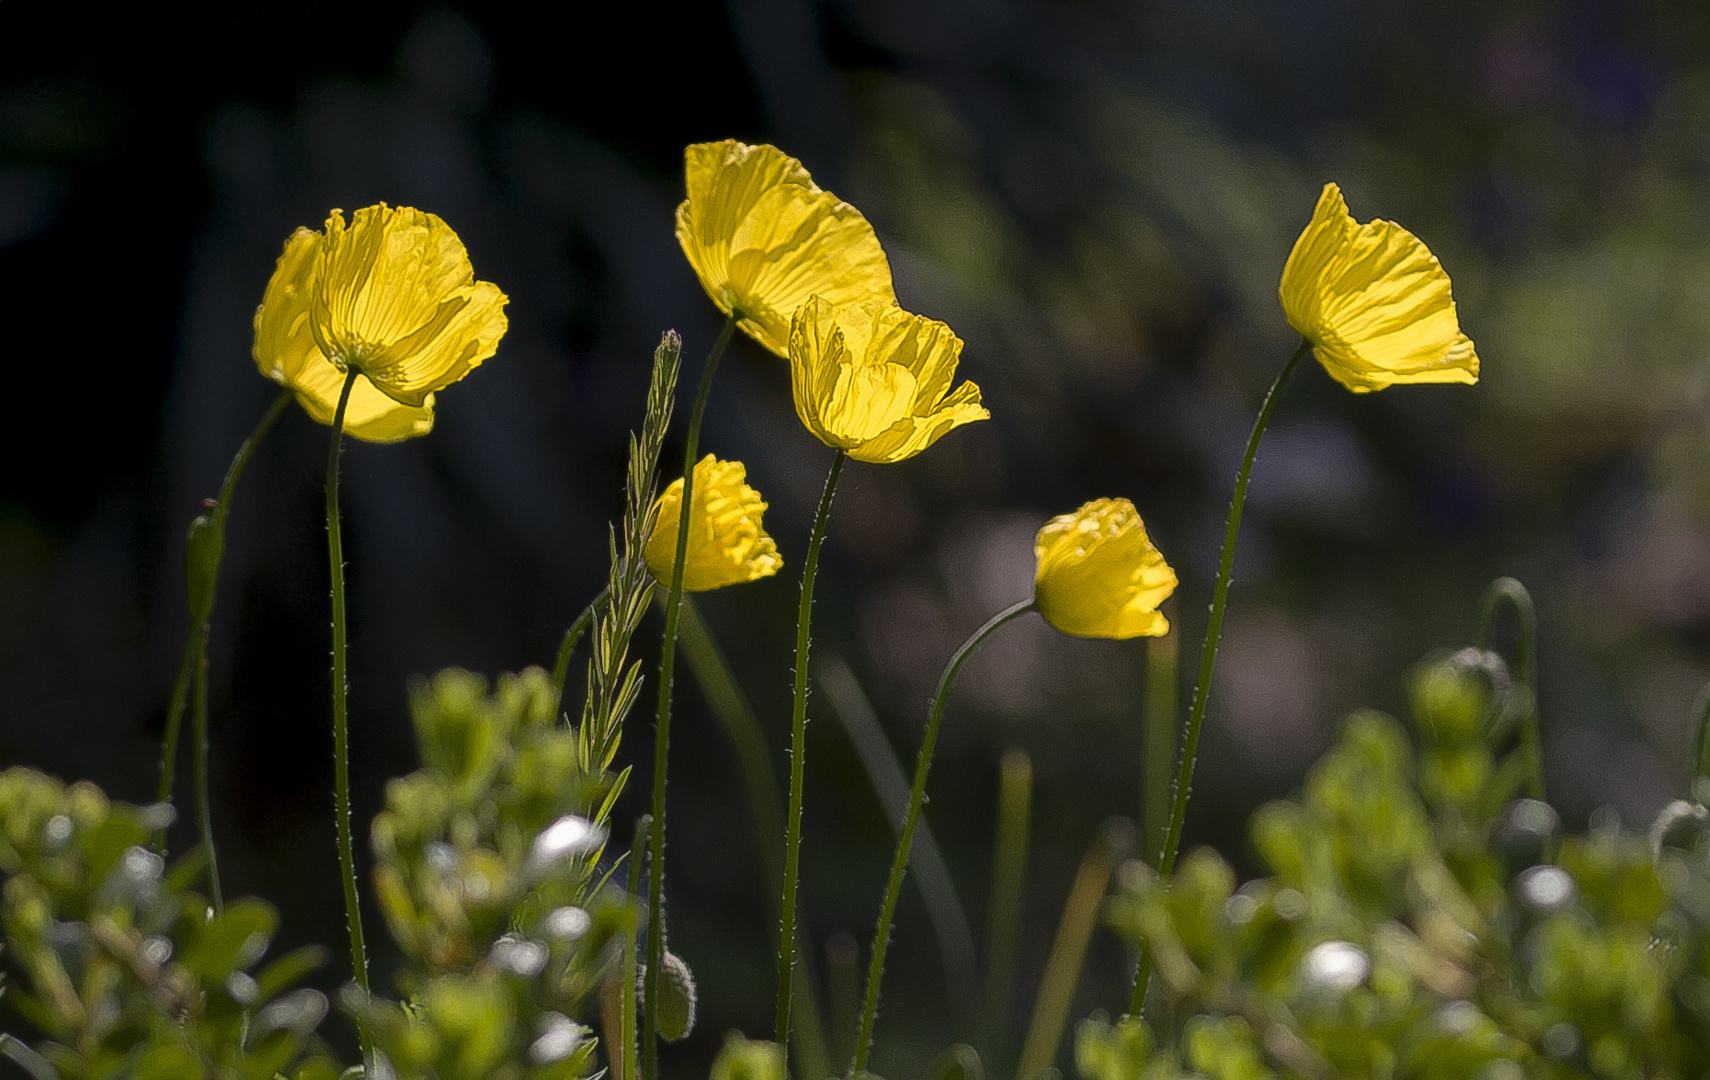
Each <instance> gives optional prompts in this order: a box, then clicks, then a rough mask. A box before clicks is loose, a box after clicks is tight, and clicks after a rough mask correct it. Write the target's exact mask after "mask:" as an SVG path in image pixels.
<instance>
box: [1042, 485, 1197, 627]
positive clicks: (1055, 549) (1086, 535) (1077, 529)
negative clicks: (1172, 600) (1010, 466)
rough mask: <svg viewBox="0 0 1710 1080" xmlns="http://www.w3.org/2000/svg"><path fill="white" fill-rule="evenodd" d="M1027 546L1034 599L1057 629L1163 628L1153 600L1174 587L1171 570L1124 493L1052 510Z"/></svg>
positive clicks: (1165, 623)
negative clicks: (1034, 566)
mask: <svg viewBox="0 0 1710 1080" xmlns="http://www.w3.org/2000/svg"><path fill="white" fill-rule="evenodd" d="M1033 553H1034V557H1035V558H1036V559H1037V560H1038V570H1037V572H1036V578H1035V584H1034V590H1033V595H1034V601H1035V602H1036V603H1037V604H1038V606H1039V613H1040V614H1041V615H1043V616H1044V617H1045V621H1046V622H1048V623H1050V624H1051V625H1052V626H1054V627H1056V628H1057V629H1059V630H1061V631H1062V632H1063V633H1065V634H1072V635H1074V636H1075V637H1089V638H1116V639H1123V638H1134V637H1160V636H1162V635H1164V634H1166V633H1168V632H1169V629H1170V624H1169V622H1168V621H1167V620H1165V618H1164V616H1163V615H1162V614H1161V613H1160V612H1159V611H1158V605H1159V604H1161V603H1163V602H1164V600H1165V598H1166V597H1168V596H1169V595H1170V594H1171V593H1173V592H1175V591H1176V572H1175V571H1174V570H1172V569H1170V564H1169V563H1167V562H1165V561H1164V556H1163V554H1162V553H1161V552H1159V551H1158V549H1157V548H1155V547H1153V546H1152V541H1151V539H1150V538H1149V537H1148V536H1147V535H1146V526H1145V524H1144V523H1143V522H1141V520H1140V514H1139V512H1138V511H1137V510H1135V509H1134V504H1133V503H1131V502H1129V501H1128V500H1127V499H1095V500H1094V501H1092V502H1090V503H1087V504H1086V505H1085V506H1083V507H1081V508H1080V509H1079V510H1076V511H1075V512H1074V513H1072V514H1064V515H1062V516H1060V517H1054V518H1052V519H1051V520H1050V521H1049V522H1047V523H1046V524H1045V527H1044V528H1043V529H1040V530H1039V536H1038V539H1036V540H1035V541H1034V543H1033Z"/></svg>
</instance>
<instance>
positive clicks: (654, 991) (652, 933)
mask: <svg viewBox="0 0 1710 1080" xmlns="http://www.w3.org/2000/svg"><path fill="white" fill-rule="evenodd" d="M735 331H736V316H734V315H732V316H731V317H730V318H728V319H726V320H725V321H724V329H723V330H721V331H719V335H718V340H717V341H715V342H713V347H712V352H710V353H708V354H707V363H706V367H705V368H704V369H703V370H702V371H701V382H700V385H699V386H697V387H695V403H694V405H693V407H692V408H691V409H690V411H689V431H688V434H687V435H686V436H684V438H683V497H682V499H681V500H680V502H679V505H678V510H677V552H676V558H675V561H674V562H673V563H672V564H671V591H670V593H669V594H668V595H667V597H666V600H665V639H664V641H663V643H662V644H661V645H660V647H659V686H658V692H659V720H658V725H657V727H656V728H655V730H654V735H653V824H652V831H651V835H650V837H649V840H648V851H649V853H650V854H651V855H652V859H651V860H650V862H649V864H648V868H647V870H648V873H647V967H646V974H645V975H644V976H643V981H644V984H645V985H644V986H643V989H642V1032H641V1072H642V1076H643V1077H645V1078H646V1080H656V1078H657V1077H658V1075H659V1030H658V1020H659V972H660V970H661V969H662V968H663V967H664V964H663V959H664V956H665V904H664V901H665V772H666V767H667V764H668V761H669V756H670V750H671V682H672V679H673V677H674V672H675V670H676V666H677V621H678V619H679V617H680V616H681V614H682V607H683V570H684V566H683V564H684V562H686V561H687V559H688V552H689V518H690V512H691V511H692V510H693V508H694V506H693V504H694V500H695V460H696V454H697V452H698V449H699V444H700V440H701V417H702V416H703V415H705V413H706V410H707V397H708V396H709V395H710V394H711V393H712V384H713V375H714V374H716V373H717V372H718V362H719V361H720V360H721V359H723V357H724V350H725V347H726V346H728V345H729V344H730V336H731V334H733V333H735Z"/></svg>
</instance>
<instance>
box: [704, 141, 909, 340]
mask: <svg viewBox="0 0 1710 1080" xmlns="http://www.w3.org/2000/svg"><path fill="white" fill-rule="evenodd" d="M683 158H684V170H683V171H684V179H685V181H686V186H687V188H688V198H687V199H685V200H684V201H683V204H682V205H681V206H679V207H677V242H678V243H679V244H681V245H682V246H683V254H684V255H686V256H688V259H689V265H691V266H693V267H694V268H695V273H696V274H697V275H698V276H699V277H700V279H701V285H702V287H704V288H705V289H706V291H707V295H708V296H710V297H711V298H712V301H713V303H715V304H717V305H718V308H719V310H720V311H722V312H724V313H725V314H726V315H735V316H736V318H737V325H738V326H740V327H741V328H742V330H743V332H744V333H746V334H748V335H749V336H750V337H752V338H753V339H754V340H755V341H758V342H759V343H760V344H762V345H764V346H766V348H768V349H770V350H772V351H773V352H775V353H777V354H778V355H779V356H786V357H787V356H788V355H789V339H790V318H791V316H792V315H794V314H795V312H796V309H797V308H799V307H801V306H802V305H803V304H804V303H806V302H807V300H808V297H810V296H814V295H816V294H817V295H819V296H823V297H825V298H826V299H828V300H830V301H832V302H833V303H838V304H848V303H857V302H861V301H875V302H878V303H884V304H894V303H896V293H895V292H894V291H893V290H892V288H891V266H890V263H889V262H888V261H887V260H886V259H885V252H884V249H883V248H881V247H880V246H879V238H878V237H877V236H876V235H875V234H874V233H873V227H872V226H871V225H869V224H867V219H866V218H864V217H862V216H861V211H859V210H857V209H855V208H854V207H853V206H850V205H849V204H848V203H846V202H844V201H843V200H841V199H839V198H838V197H837V196H835V195H833V194H832V193H831V192H829V191H822V190H821V189H820V188H819V186H818V185H816V184H815V183H814V182H813V177H811V176H809V175H808V171H807V170H806V169H804V168H802V163H801V162H799V161H797V160H796V159H795V158H793V157H790V156H789V155H788V154H785V153H784V152H783V151H781V150H779V149H778V148H777V147H775V146H767V145H760V146H749V145H747V144H745V143H739V142H737V141H736V140H734V139H726V140H725V141H723V142H715V143H697V144H695V145H693V146H690V147H689V148H688V149H687V150H685V151H684V152H683Z"/></svg>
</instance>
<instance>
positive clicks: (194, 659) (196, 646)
mask: <svg viewBox="0 0 1710 1080" xmlns="http://www.w3.org/2000/svg"><path fill="white" fill-rule="evenodd" d="M290 403H291V392H290V391H289V390H281V391H279V394H278V396H277V397H275V398H274V399H273V404H271V405H269V406H268V407H267V411H266V412H264V413H262V414H261V419H260V420H259V421H257V422H256V425H255V428H254V430H252V431H251V432H250V433H249V438H247V439H245V440H244V441H243V442H242V443H241V444H239V446H238V449H237V454H236V455H235V456H233V458H232V463H231V464H230V465H229V466H227V467H226V478H225V480H224V481H222V482H221V484H220V498H219V501H218V502H215V503H214V504H213V505H212V506H211V507H210V508H209V509H210V511H211V513H205V514H202V515H200V516H198V517H197V518H196V520H195V521H194V522H192V523H191V525H190V535H189V537H188V538H187V550H186V552H185V554H186V558H185V560H184V594H185V601H186V603H187V605H188V607H189V608H190V633H189V635H188V636H187V637H186V638H185V641H184V657H183V659H182V660H180V661H179V665H178V678H177V680H176V681H175V682H174V683H173V686H172V701H171V704H170V705H168V706H167V709H166V731H165V733H164V734H163V736H162V738H161V744H160V791H159V796H158V799H159V801H160V802H171V801H172V788H173V782H174V776H173V773H174V771H175V769H176V766H177V762H178V738H179V732H180V731H181V730H182V727H183V721H184V705H185V701H186V699H187V698H188V697H189V694H190V688H191V686H192V684H193V682H194V673H195V672H197V671H199V670H200V669H201V668H202V667H203V666H204V665H205V663H206V659H207V653H208V632H209V620H210V619H211V618H212V617H213V614H214V590H215V587H216V586H217V585H218V584H219V575H220V562H221V560H222V558H223V557H224V555H225V528H226V515H227V514H228V513H229V512H230V511H231V505H232V494H233V493H234V492H235V491H236V490H237V484H238V480H239V478H241V477H242V476H243V471H244V469H245V468H247V467H248V465H249V459H250V456H251V455H252V454H254V453H255V448H256V446H257V445H259V444H260V442H261V440H262V438H263V437H264V436H265V435H266V434H267V432H268V431H269V430H270V429H271V428H272V427H273V424H274V422H275V421H276V420H278V419H279V414H280V413H282V412H284V411H285V406H287V405H289V404H290ZM204 701H205V698H204ZM202 720H203V724H202V725H201V730H203V731H204V735H203V736H201V738H202V739H203V741H204V742H205V741H206V736H205V728H206V723H205V720H206V717H205V715H204V716H203V717H202ZM197 784H198V788H197V789H198V791H199V792H200V793H201V798H200V801H201V803H202V804H203V807H204V809H203V813H202V819H203V825H204V827H203V840H204V842H205V843H207V845H208V859H209V863H208V865H209V868H210V872H211V875H212V877H211V881H212V889H213V893H214V896H215V898H216V900H217V899H218V896H219V888H220V887H219V875H218V873H217V872H213V871H212V867H213V854H214V846H213V841H212V838H211V837H210V836H209V835H208V828H207V825H206V823H207V811H206V803H207V778H206V776H205V775H201V776H199V779H198V781H197ZM154 849H155V851H156V852H159V853H161V854H164V853H165V852H166V830H165V829H161V830H160V831H159V832H158V833H156V834H155V838H154Z"/></svg>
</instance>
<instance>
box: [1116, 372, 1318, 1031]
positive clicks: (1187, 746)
mask: <svg viewBox="0 0 1710 1080" xmlns="http://www.w3.org/2000/svg"><path fill="white" fill-rule="evenodd" d="M1311 347H1312V345H1311V342H1308V341H1305V340H1303V341H1301V343H1300V347H1299V348H1297V349H1295V350H1294V355H1293V356H1291V357H1289V358H1288V363H1286V364H1284V365H1283V369H1282V371H1281V373H1279V374H1278V375H1277V378H1276V381H1275V382H1273V383H1271V388H1270V389H1269V390H1268V391H1266V392H1265V400H1264V403H1263V404H1261V405H1260V406H1259V415H1258V417H1257V418H1256V419H1255V420H1254V421H1253V431H1252V434H1250V435H1248V436H1247V451H1246V453H1244V454H1243V455H1242V456H1241V469H1240V471H1239V472H1237V473H1236V474H1235V491H1234V494H1232V495H1231V496H1230V498H1229V521H1228V523H1227V524H1226V525H1224V527H1223V554H1222V556H1221V557H1220V558H1219V559H1218V563H1217V584H1216V586H1215V588H1214V589H1213V590H1212V594H1211V618H1210V619H1209V620H1208V621H1207V622H1206V624H1205V646H1204V648H1203V649H1201V651H1200V656H1199V685H1198V686H1197V687H1195V688H1194V692H1193V705H1192V707H1191V708H1190V709H1189V710H1188V716H1187V722H1186V723H1184V724H1183V725H1182V750H1181V758H1180V761H1179V762H1178V764H1177V766H1176V781H1175V796H1174V799H1173V800H1172V802H1171V805H1170V823H1169V826H1168V828H1167V829H1166V830H1165V833H1164V846H1163V848H1162V849H1161V850H1160V852H1159V854H1158V864H1157V866H1158V874H1159V876H1160V877H1164V878H1168V877H1169V876H1170V872H1171V871H1172V870H1174V869H1175V867H1176V853H1177V850H1178V849H1179V848H1180V847H1181V842H1182V825H1183V823H1184V822H1186V821H1187V804H1188V794H1189V793H1190V792H1191V791H1192V790H1193V767H1194V760H1195V758H1196V757H1197V756H1198V754H1199V734H1200V729H1201V727H1203V726H1204V723H1205V705H1206V702H1207V700H1208V699H1210V697H1211V676H1212V672H1213V671H1214V670H1215V668H1216V666H1217V643H1218V639H1219V638H1220V637H1221V636H1222V634H1223V615H1224V612H1226V611H1227V610H1228V608H1229V573H1230V571H1231V570H1232V569H1233V568H1234V565H1235V542H1236V541H1237V540H1239V539H1240V537H1241V511H1242V510H1243V509H1245V508H1246V505H1247V483H1248V481H1249V480H1251V479H1252V477H1253V461H1254V459H1255V458H1257V457H1258V456H1259V442H1260V441H1261V440H1262V439H1264V437H1265V428H1266V427H1268V426H1269V425H1270V422H1271V413H1273V412H1275V411H1276V407H1277V399H1278V398H1279V397H1281V396H1282V388H1283V385H1284V384H1285V383H1287V382H1288V378H1289V376H1290V375H1293V374H1294V369H1295V368H1297V367H1299V366H1300V361H1301V358H1302V357H1304V356H1305V355H1306V352H1307V350H1308V349H1310V348H1311ZM1151 960H1152V958H1151V957H1150V956H1149V955H1147V954H1146V953H1145V952H1144V951H1142V952H1141V956H1140V968H1139V970H1138V971H1137V972H1135V976H1134V992H1133V994H1132V995H1131V997H1130V999H1129V1012H1130V1013H1131V1014H1132V1015H1135V1016H1138V1015H1140V1009H1141V1006H1142V1005H1144V1004H1145V1001H1146V984H1147V983H1148V982H1149V981H1150V980H1151V974H1152V962H1151Z"/></svg>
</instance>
